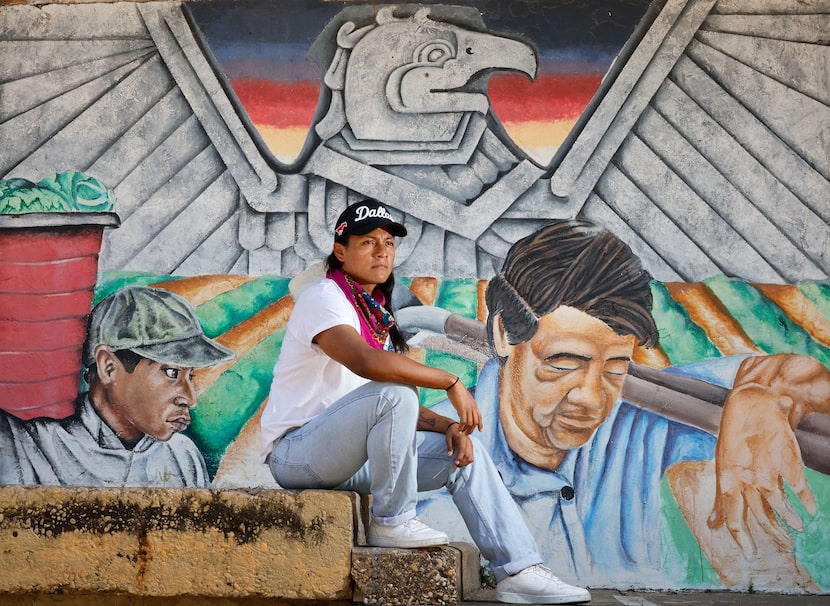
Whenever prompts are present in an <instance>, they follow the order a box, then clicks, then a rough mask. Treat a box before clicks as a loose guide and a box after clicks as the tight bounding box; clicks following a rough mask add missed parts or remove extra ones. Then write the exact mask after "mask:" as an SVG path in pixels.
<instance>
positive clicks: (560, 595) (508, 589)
mask: <svg viewBox="0 0 830 606" xmlns="http://www.w3.org/2000/svg"><path fill="white" fill-rule="evenodd" d="M496 599H497V600H498V601H499V602H509V603H511V604H574V603H576V602H588V601H590V600H591V594H590V593H588V590H587V589H582V587H574V586H573V585H568V584H567V583H565V582H564V581H562V580H561V579H559V578H558V577H556V576H554V574H553V573H552V572H551V571H550V570H549V569H548V568H546V567H545V566H542V565H541V564H536V565H535V566H530V567H529V568H525V569H524V570H522V571H521V572H520V573H518V574H514V575H513V576H510V577H507V578H505V579H502V580H501V581H499V583H498V585H496Z"/></svg>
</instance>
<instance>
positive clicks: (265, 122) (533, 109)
mask: <svg viewBox="0 0 830 606" xmlns="http://www.w3.org/2000/svg"><path fill="white" fill-rule="evenodd" d="M601 79H602V75H601V74H563V75H542V76H540V77H539V78H538V79H537V80H536V81H535V82H531V81H530V80H528V79H527V78H526V77H524V76H519V75H514V74H495V75H494V76H493V77H492V78H491V79H490V85H489V92H490V99H491V101H492V103H493V108H494V110H495V112H496V115H498V116H499V118H500V119H501V120H502V122H526V121H556V120H568V119H574V118H577V117H579V115H580V114H581V113H582V111H583V110H584V109H585V106H586V105H587V104H588V102H589V101H590V100H591V97H592V96H593V94H594V93H595V92H596V90H597V88H598V87H599V84H600V81H601ZM233 88H234V90H235V91H236V94H237V96H238V97H239V100H240V101H241V102H242V105H243V107H244V108H245V109H246V111H247V112H248V115H249V116H250V118H251V120H252V121H253V122H254V124H257V125H262V126H271V127H275V128H290V127H308V126H309V125H310V124H311V121H312V118H313V117H314V111H315V109H316V108H317V99H318V96H319V93H320V85H319V84H318V83H316V82H308V81H301V82H274V81H270V80H255V79H241V80H234V81H233Z"/></svg>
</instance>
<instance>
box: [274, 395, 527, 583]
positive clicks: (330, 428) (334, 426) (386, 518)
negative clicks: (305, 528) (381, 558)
mask: <svg viewBox="0 0 830 606" xmlns="http://www.w3.org/2000/svg"><path fill="white" fill-rule="evenodd" d="M418 412H419V403H418V394H417V391H416V390H415V389H414V388H413V387H409V386H406V385H398V384H393V383H376V382H370V383H368V384H366V385H364V386H362V387H360V388H358V389H356V390H354V391H352V392H351V393H349V394H347V395H345V396H344V397H342V398H340V400H338V401H337V402H335V403H334V404H332V405H331V406H330V407H329V408H328V409H327V410H326V412H324V413H323V414H321V415H320V416H318V417H316V418H315V419H313V420H311V421H309V422H308V423H306V424H305V425H303V426H302V427H298V428H296V429H292V430H291V431H289V432H288V433H287V434H285V435H284V436H283V437H281V438H280V439H279V440H277V441H276V443H275V444H274V448H273V450H272V452H271V455H270V456H269V457H268V465H269V467H270V469H271V473H272V475H273V476H274V479H275V480H276V481H277V483H278V484H279V485H280V486H282V487H283V488H330V489H336V490H353V491H355V492H358V493H361V494H371V495H372V496H373V502H372V518H373V519H374V520H375V522H376V523H378V524H385V525H390V526H395V525H398V524H402V523H403V522H405V521H407V520H409V519H411V518H413V517H414V516H415V505H416V503H417V500H418V497H417V493H418V491H426V490H434V489H437V488H441V487H442V486H443V487H446V488H447V490H449V492H450V494H451V495H452V498H453V501H454V502H455V504H456V507H458V510H459V512H460V513H461V516H462V518H463V519H464V522H465V524H466V525H467V528H468V530H469V531H470V536H472V537H473V540H474V541H475V543H476V545H477V546H478V548H479V550H480V551H481V554H482V555H483V556H484V557H485V558H487V560H488V561H489V562H490V564H491V566H492V567H493V572H494V573H495V575H496V579H497V580H501V579H502V578H504V577H506V576H509V575H512V574H516V573H517V572H520V571H522V570H524V569H525V568H527V567H528V566H532V565H533V564H539V563H541V562H542V558H541V557H540V556H539V552H538V550H537V547H536V541H535V540H534V539H533V536H532V535H531V534H530V531H529V530H528V528H527V525H526V524H525V522H524V520H523V519H522V514H521V512H520V511H519V508H518V507H517V506H516V503H515V502H514V501H513V498H512V497H511V496H510V493H509V492H508V491H507V489H506V488H505V486H504V483H503V482H502V480H501V477H500V476H499V473H498V471H497V470H496V467H495V465H493V461H492V460H491V459H490V455H489V454H488V453H487V451H486V450H485V449H484V448H483V447H482V446H481V444H480V443H479V442H478V441H477V440H476V439H475V438H472V440H473V449H474V456H475V460H474V461H473V463H471V464H470V465H467V466H466V467H462V468H460V469H459V468H456V467H454V466H453V464H452V463H453V458H452V457H448V456H447V442H446V438H445V436H444V435H443V434H440V433H434V432H429V431H416V430H415V428H416V425H417V422H418Z"/></svg>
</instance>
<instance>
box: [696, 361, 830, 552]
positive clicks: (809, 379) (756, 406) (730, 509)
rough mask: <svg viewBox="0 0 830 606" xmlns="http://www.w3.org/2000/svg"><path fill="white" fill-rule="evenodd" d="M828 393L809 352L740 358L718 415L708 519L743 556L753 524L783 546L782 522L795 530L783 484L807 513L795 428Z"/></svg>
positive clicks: (826, 377) (809, 501)
mask: <svg viewBox="0 0 830 606" xmlns="http://www.w3.org/2000/svg"><path fill="white" fill-rule="evenodd" d="M828 401H830V373H828V371H827V369H826V368H825V367H824V366H823V365H822V364H820V363H819V362H818V361H817V360H815V359H813V358H810V357H806V356H795V355H788V354H787V355H783V354H782V355H776V356H767V357H757V358H749V359H747V360H746V361H745V362H744V363H743V364H742V365H741V368H740V369H739V371H738V375H737V377H736V379H735V384H734V387H733V390H732V392H731V393H730V395H729V397H728V398H727V400H726V403H725V405H724V411H723V417H722V418H721V424H720V434H719V437H718V444H717V449H716V453H715V469H716V477H717V489H716V493H715V503H714V508H713V510H712V513H711V515H710V516H709V520H708V523H709V527H710V528H712V529H717V528H720V527H721V526H723V525H725V526H726V528H727V529H728V530H729V533H730V534H731V535H732V537H733V538H734V539H735V541H736V542H737V543H738V545H739V546H740V547H741V550H742V551H743V553H744V555H745V556H746V557H747V558H748V559H749V558H751V557H754V555H755V553H756V547H757V544H758V540H757V539H758V537H755V536H753V532H754V533H758V532H763V533H765V534H766V535H768V536H769V537H771V538H772V539H773V540H774V541H775V543H776V544H777V545H778V546H779V547H780V548H781V549H783V550H787V551H789V550H791V549H792V536H791V535H790V532H789V530H788V528H789V529H792V530H795V531H801V530H803V528H804V524H803V521H802V519H801V517H800V516H799V515H798V513H796V511H795V509H794V508H793V504H792V503H791V502H790V499H789V497H788V495H787V493H786V486H789V487H790V489H791V490H792V491H793V493H794V494H795V496H796V497H797V498H798V499H799V500H800V501H801V503H802V504H803V505H804V507H805V509H806V510H807V512H808V513H809V514H810V515H813V514H815V512H816V501H815V497H814V496H813V493H812V491H811V490H810V487H809V486H808V484H807V480H806V477H805V474H804V463H803V461H802V458H801V451H800V449H799V446H798V442H797V441H796V437H795V428H796V427H797V426H798V424H799V422H800V421H801V419H802V417H803V416H804V415H805V414H807V413H808V412H817V411H825V410H824V409H825V408H826V407H827V403H828ZM753 520H754V522H753Z"/></svg>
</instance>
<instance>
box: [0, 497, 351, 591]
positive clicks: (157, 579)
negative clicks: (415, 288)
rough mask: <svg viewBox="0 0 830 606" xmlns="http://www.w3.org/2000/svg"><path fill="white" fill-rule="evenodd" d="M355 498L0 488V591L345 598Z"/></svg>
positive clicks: (349, 574) (347, 589)
mask: <svg viewBox="0 0 830 606" xmlns="http://www.w3.org/2000/svg"><path fill="white" fill-rule="evenodd" d="M356 507H359V504H358V502H357V497H356V495H354V494H353V493H347V492H337V491H301V492H295V491H284V490H262V491H242V490H223V491H212V490H177V489H150V490H148V489H87V488H55V487H28V486H27V487H19V486H7V487H2V488H0V545H2V547H0V594H2V593H5V594H55V593H62V594H95V593H99V592H101V593H105V594H127V595H141V596H175V595H180V596H210V597H249V596H250V597H269V598H284V599H287V600H344V599H345V600H348V599H351V597H352V587H353V585H352V580H351V565H350V564H351V550H352V545H353V541H354V536H355V528H354V525H355V516H354V512H355V509H356Z"/></svg>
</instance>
